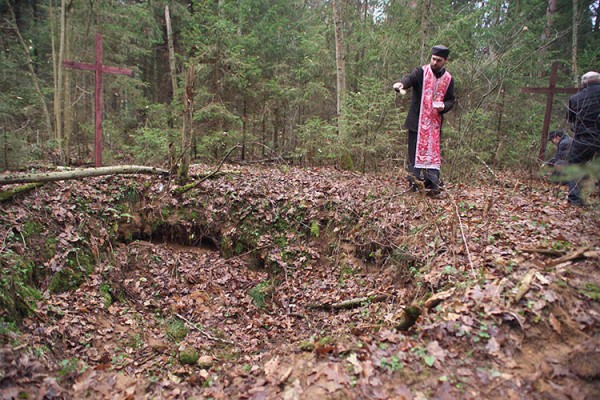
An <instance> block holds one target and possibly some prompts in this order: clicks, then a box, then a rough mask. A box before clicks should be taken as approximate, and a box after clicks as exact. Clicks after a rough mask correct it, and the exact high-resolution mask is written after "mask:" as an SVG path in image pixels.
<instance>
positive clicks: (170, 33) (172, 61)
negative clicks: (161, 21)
mask: <svg viewBox="0 0 600 400" xmlns="http://www.w3.org/2000/svg"><path fill="white" fill-rule="evenodd" d="M165 21H166V24H167V46H168V48H169V68H170V69H171V88H172V90H173V96H172V97H171V99H172V100H175V96H176V95H177V71H176V70H175V46H174V44H173V31H172V30H171V15H170V14H169V6H168V5H166V6H165Z"/></svg>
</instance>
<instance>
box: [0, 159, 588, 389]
mask: <svg viewBox="0 0 600 400" xmlns="http://www.w3.org/2000/svg"><path fill="white" fill-rule="evenodd" d="M206 169H207V166H202V165H198V166H195V167H194V170H193V171H192V172H194V173H201V172H203V171H205V170H206ZM226 172H227V173H226V174H224V175H222V176H221V177H220V178H218V179H214V180H207V181H204V182H203V183H202V185H200V186H199V187H197V188H195V189H194V190H192V191H189V192H188V193H186V194H185V195H177V194H174V192H173V191H172V189H174V187H172V186H171V187H168V186H167V187H166V189H165V186H163V183H162V182H156V181H155V180H154V179H153V178H149V177H134V178H131V177H103V178H93V179H89V180H86V181H84V182H83V183H82V182H61V183H54V184H47V185H46V186H45V187H43V188H41V189H38V190H36V191H35V192H32V193H30V194H28V195H27V196H24V197H22V198H19V199H16V200H14V201H12V202H11V203H8V204H5V205H4V206H3V209H2V212H1V213H0V221H1V223H2V224H1V230H0V234H1V236H0V237H1V238H2V239H3V247H2V251H3V252H6V251H8V250H10V251H13V252H14V253H15V254H19V255H21V254H27V253H28V252H30V251H31V250H32V249H37V250H38V251H40V253H39V254H33V255H32V256H31V257H32V258H33V259H34V260H36V262H38V263H39V264H38V265H40V266H43V268H44V269H45V272H44V273H43V276H44V279H43V280H42V282H41V287H42V289H46V288H47V287H48V282H49V280H50V279H51V277H52V276H53V275H54V274H56V273H58V272H59V271H62V270H63V269H65V268H67V267H68V265H69V262H71V263H72V262H73V261H72V260H73V254H75V255H77V254H82V253H81V252H82V249H84V248H87V249H89V250H90V252H91V253H92V254H93V255H94V256H95V260H96V261H97V262H96V264H95V265H94V267H93V269H92V271H91V272H90V273H89V274H88V275H87V277H86V279H85V280H83V282H82V283H81V284H80V285H79V286H78V287H77V288H75V289H72V290H69V291H66V292H64V293H51V292H49V291H48V290H45V291H44V292H43V297H42V299H41V300H39V301H38V303H37V309H36V311H35V313H33V314H31V315H30V316H29V317H26V318H25V319H24V320H23V321H22V323H21V324H20V326H19V330H18V332H14V331H13V330H9V329H4V328H3V330H2V331H1V332H2V334H1V336H0V338H2V341H1V343H2V349H1V351H0V365H2V371H3V372H2V375H1V376H0V397H1V398H17V397H19V396H21V397H22V396H29V397H34V396H35V397H40V398H131V399H138V398H140V399H142V398H194V397H195V398H223V399H224V398H248V399H261V398H264V399H271V398H284V399H309V398H316V397H321V398H369V399H378V398H380V399H426V398H439V399H443V398H465V399H468V398H473V399H475V398H509V399H525V398H528V399H529V398H547V396H552V397H554V398H573V399H579V398H581V399H587V398H596V397H597V396H598V395H599V394H600V388H599V385H598V382H599V381H598V379H599V378H600V374H599V371H598V368H597V365H600V361H599V360H600V358H599V354H600V345H599V342H598V323H599V321H600V307H599V306H598V299H597V297H596V298H594V296H593V293H594V290H593V289H594V288H598V287H600V277H599V274H598V270H599V262H598V257H597V254H598V253H597V252H598V250H599V246H600V242H599V240H598V239H599V235H600V234H599V232H600V230H599V229H598V228H599V221H598V214H597V212H595V211H594V210H593V209H587V210H581V209H573V208H569V207H567V206H566V205H564V204H563V203H562V199H557V198H556V190H555V187H554V186H552V185H549V184H547V183H544V182H540V181H535V180H531V181H524V180H517V178H515V176H514V175H509V174H507V175H504V176H502V177H500V178H498V181H497V182H496V184H495V185H494V186H492V185H491V184H485V183H481V184H478V185H477V186H467V185H462V184H461V185H448V187H447V190H446V196H445V197H443V198H441V199H430V198H428V197H426V196H424V195H422V194H419V193H416V194H415V193H409V192H407V191H406V186H405V183H404V180H403V179H402V178H401V177H400V174H394V173H389V174H379V175H374V174H358V173H352V172H342V171H337V170H333V169H326V168H323V169H295V168H291V169H287V168H286V169H274V168H273V169H267V168H261V167H229V170H228V171H226ZM131 188H133V190H128V189H131ZM123 204H129V207H125V208H124V207H122V205H123ZM32 220H35V221H37V223H39V224H41V225H43V226H44V230H45V232H46V235H43V234H39V235H37V236H36V235H28V233H27V226H26V225H27V223H28V222H31V221H32ZM50 234H52V235H55V236H56V238H57V240H56V244H55V249H54V250H55V254H53V255H51V256H49V255H48V254H42V253H43V252H41V249H42V248H43V245H41V244H40V243H41V242H42V241H43V240H44V239H47V236H49V235H50ZM45 236H46V237H45ZM11 238H17V239H18V240H11ZM36 238H37V240H38V241H39V242H40V243H36ZM583 248H586V249H587V250H585V251H580V249H583ZM532 249H534V250H536V249H537V250H539V249H542V250H547V251H546V252H544V251H532ZM578 251H579V253H578ZM586 252H587V253H586ZM586 254H587V256H586ZM557 255H559V256H557ZM573 255H575V256H574V257H569V256H573ZM561 256H564V257H565V260H566V261H565V262H561V260H560V258H562V257H561ZM557 259H558V261H559V262H558V263H555V262H556V260H557ZM70 260H71V261H70ZM5 265H6V263H4V262H3V268H5ZM590 288H592V289H590ZM378 296H379V297H378ZM357 299H358V300H357ZM375 299H378V300H377V301H375ZM353 300H356V301H354V302H353ZM380 300H382V301H380ZM334 304H338V305H339V304H346V305H347V304H350V306H347V307H346V306H344V307H340V308H333V307H331V305H334ZM313 305H324V306H325V307H312V306H313ZM410 307H415V308H417V309H419V310H420V313H419V315H420V316H419V317H418V319H416V321H414V324H411V325H410V326H409V327H408V328H407V329H406V330H403V331H399V330H397V329H396V327H397V326H398V321H399V319H401V318H402V316H403V315H404V314H405V312H406V310H408V309H409V308H410ZM184 356H186V357H188V358H189V357H191V358H189V359H190V360H191V361H193V360H194V359H195V358H197V361H193V362H191V363H187V361H186V362H183V361H182V360H187V359H185V358H184Z"/></svg>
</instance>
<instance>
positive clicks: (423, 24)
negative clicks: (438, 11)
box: [419, 0, 429, 65]
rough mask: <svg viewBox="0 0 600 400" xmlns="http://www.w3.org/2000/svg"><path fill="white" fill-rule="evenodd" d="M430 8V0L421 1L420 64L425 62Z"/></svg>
mask: <svg viewBox="0 0 600 400" xmlns="http://www.w3.org/2000/svg"><path fill="white" fill-rule="evenodd" d="M428 8H429V0H422V3H421V57H420V59H419V60H420V63H421V64H420V65H423V64H424V63H425V41H426V37H427V29H426V25H427V10H428Z"/></svg>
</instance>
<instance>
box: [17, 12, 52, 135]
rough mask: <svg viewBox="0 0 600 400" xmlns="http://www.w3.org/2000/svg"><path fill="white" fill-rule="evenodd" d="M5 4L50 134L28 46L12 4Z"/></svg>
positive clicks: (41, 94)
mask: <svg viewBox="0 0 600 400" xmlns="http://www.w3.org/2000/svg"><path fill="white" fill-rule="evenodd" d="M6 4H7V5H8V11H9V13H10V18H11V22H12V23H13V24H14V29H15V32H16V34H17V38H18V39H19V43H20V44H21V46H22V47H23V51H24V53H25V59H26V60H27V68H28V69H29V73H30V74H31V80H32V81H33V86H34V88H35V91H36V93H37V94H38V97H39V98H40V105H41V106H42V113H43V115H44V119H45V121H46V129H47V132H48V134H50V132H52V122H51V118H50V112H49V111H48V106H47V104H46V98H45V97H44V94H43V93H42V90H41V89H40V85H39V81H38V76H37V73H36V72H35V68H34V67H33V61H32V60H31V57H30V55H29V47H28V46H27V44H26V43H25V40H24V39H23V36H21V31H20V29H19V26H18V25H17V19H16V17H15V13H14V11H13V9H12V6H11V5H10V1H9V0H6Z"/></svg>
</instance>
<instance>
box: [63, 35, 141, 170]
mask: <svg viewBox="0 0 600 400" xmlns="http://www.w3.org/2000/svg"><path fill="white" fill-rule="evenodd" d="M63 65H64V66H65V67H67V68H75V69H85V70H88V71H95V72H96V82H95V84H94V110H95V114H96V135H95V141H94V155H95V158H96V167H101V166H102V74H119V75H128V76H131V75H132V72H131V70H130V69H126V68H118V67H107V66H106V65H102V35H100V34H99V33H98V34H96V63H95V64H85V63H80V62H75V61H64V62H63Z"/></svg>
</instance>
